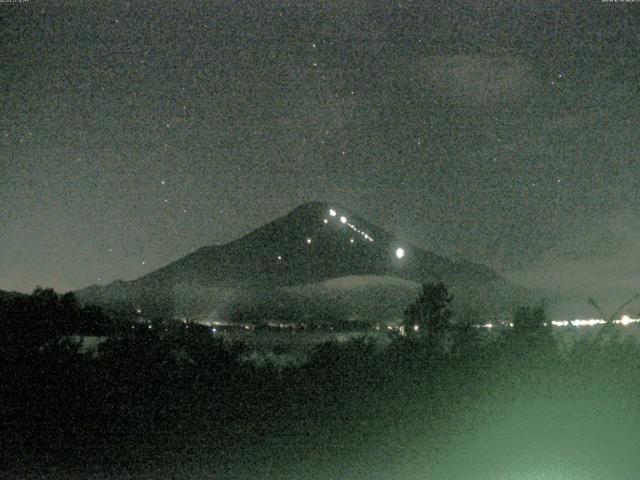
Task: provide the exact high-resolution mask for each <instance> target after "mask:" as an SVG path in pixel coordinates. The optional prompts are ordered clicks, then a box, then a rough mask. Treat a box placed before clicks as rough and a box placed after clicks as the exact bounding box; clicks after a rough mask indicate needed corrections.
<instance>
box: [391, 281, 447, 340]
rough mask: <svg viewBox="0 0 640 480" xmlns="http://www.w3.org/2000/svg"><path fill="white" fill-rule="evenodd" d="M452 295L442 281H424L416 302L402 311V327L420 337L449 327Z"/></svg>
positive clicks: (437, 332)
mask: <svg viewBox="0 0 640 480" xmlns="http://www.w3.org/2000/svg"><path fill="white" fill-rule="evenodd" d="M452 299H453V297H452V296H451V294H450V293H449V291H448V290H447V287H446V286H445V285H444V283H441V282H440V283H424V284H423V285H422V293H421V294H420V296H419V297H418V298H417V299H416V302H415V303H414V304H412V305H409V307H408V308H407V309H406V310H405V312H404V322H403V327H404V329H405V331H406V332H414V333H415V334H418V335H420V336H422V337H435V336H439V335H441V334H442V333H444V332H446V331H447V330H448V329H449V321H450V319H451V316H452V311H451V301H452Z"/></svg>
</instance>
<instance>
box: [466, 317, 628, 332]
mask: <svg viewBox="0 0 640 480" xmlns="http://www.w3.org/2000/svg"><path fill="white" fill-rule="evenodd" d="M606 323H608V322H607V321H606V320H603V319H601V318H588V319H581V318H578V319H576V320H552V321H551V325H553V326H554V327H595V326H597V325H605V324H606ZM611 323H613V324H615V325H622V326H623V327H626V326H627V325H631V324H632V323H640V318H630V317H629V316H628V315H623V316H622V317H621V318H620V319H619V320H613V321H612V322H611ZM545 325H548V324H545ZM477 327H478V328H488V329H491V328H495V327H508V328H512V327H513V323H511V322H504V323H484V324H482V325H477Z"/></svg>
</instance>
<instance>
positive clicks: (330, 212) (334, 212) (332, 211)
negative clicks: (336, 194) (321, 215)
mask: <svg viewBox="0 0 640 480" xmlns="http://www.w3.org/2000/svg"><path fill="white" fill-rule="evenodd" d="M329 215H331V216H332V217H335V216H336V211H335V210H334V209H333V208H332V209H331V210H329Z"/></svg>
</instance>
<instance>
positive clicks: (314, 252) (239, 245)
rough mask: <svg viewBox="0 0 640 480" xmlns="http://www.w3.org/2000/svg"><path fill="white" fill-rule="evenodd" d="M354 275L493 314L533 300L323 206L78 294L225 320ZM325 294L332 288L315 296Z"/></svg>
mask: <svg viewBox="0 0 640 480" xmlns="http://www.w3.org/2000/svg"><path fill="white" fill-rule="evenodd" d="M354 276H360V277H362V276H364V277H366V278H369V279H370V278H371V277H372V276H381V277H387V278H388V277H393V278H396V279H403V280H405V281H408V282H413V283H412V285H418V284H420V283H421V282H425V281H442V282H444V283H445V284H446V285H447V286H449V287H450V288H451V290H452V291H453V293H454V297H455V299H456V302H457V303H458V304H459V305H461V306H462V305H463V306H464V307H465V308H471V309H475V310H479V311H486V310H487V308H489V310H491V311H492V312H493V313H494V314H496V313H497V312H500V311H503V310H505V309H510V308H512V306H513V305H514V304H515V303H519V302H521V301H522V299H523V298H525V297H526V295H527V292H526V291H525V290H524V289H522V288H520V287H517V286H515V285H513V284H510V283H508V282H507V281H506V280H505V279H503V278H502V277H501V276H500V275H498V274H497V273H496V272H494V271H492V270H491V269H489V268H487V267H485V266H483V265H480V264H476V263H471V262H467V261H453V260H450V259H448V258H445V257H443V256H440V255H437V254H435V253H432V252H428V251H425V250H422V249H420V248H418V247H416V246H414V245H411V244H409V243H407V242H404V241H402V240H401V239H400V238H398V237H397V236H395V235H393V234H391V233H388V232H387V231H385V230H384V229H383V228H381V227H378V226H376V225H374V224H372V223H370V222H368V221H366V220H364V219H363V218H361V217H359V216H358V215H357V214H355V213H354V212H352V211H350V210H348V209H345V208H342V207H339V206H335V205H330V204H328V203H322V202H311V203H305V204H303V205H300V206H299V207H297V208H296V209H294V210H293V211H291V212H290V213H289V214H287V215H285V216H283V217H281V218H278V219H276V220H274V221H272V222H270V223H267V224H266V225H264V226H262V227H260V228H258V229H257V230H254V231H253V232H251V233H249V234H247V235H245V236H243V237H241V238H239V239H237V240H235V241H232V242H230V243H227V244H225V245H216V246H208V247H203V248H201V249H199V250H197V251H195V252H193V253H191V254H189V255H187V256H185V257H183V258H181V259H179V260H177V261H175V262H173V263H170V264H169V265H166V266H165V267H162V268H160V269H158V270H156V271H154V272H151V273H149V274H147V275H144V276H142V277H140V278H138V279H136V280H133V281H130V282H123V281H117V282H114V283H112V284H110V285H107V286H105V287H99V286H93V287H89V288H86V289H83V290H80V291H78V292H76V293H77V296H78V298H79V299H80V300H81V301H82V302H83V303H97V304H103V305H109V306H120V307H123V308H131V307H133V308H140V309H142V308H141V307H144V308H145V309H146V310H148V309H149V308H152V309H154V311H155V310H158V311H167V309H172V310H173V311H174V313H175V314H184V315H196V314H206V313H210V312H211V311H212V310H215V311H216V312H218V313H219V314H220V315H223V314H227V313H228V310H229V308H230V306H232V305H241V304H243V303H244V304H247V303H252V302H253V303H255V302H256V299H257V298H267V297H273V296H274V292H276V291H277V292H280V293H278V294H277V295H275V296H276V297H278V295H280V296H282V292H288V293H287V294H286V295H285V296H288V298H290V297H291V296H292V295H293V292H296V291H298V292H299V291H300V288H301V286H303V285H312V284H317V285H322V282H327V281H330V280H331V279H340V278H344V277H347V278H348V277H354ZM335 282H338V283H339V280H334V283H335ZM369 283H371V282H369ZM374 283H375V282H374ZM329 284H330V283H329ZM349 284H350V285H352V284H353V282H351V283H349V282H347V285H349ZM294 286H297V287H298V289H297V290H296V288H294ZM405 286H406V285H405ZM323 288H324V289H326V288H329V287H327V286H326V285H325V287H317V286H316V287H315V288H311V291H316V292H318V291H320V290H323ZM350 289H352V287H350V288H348V289H347V290H350ZM302 290H304V291H309V288H306V289H302ZM247 298H251V299H252V300H251V301H248V300H246V299H247ZM278 301H279V302H280V303H282V301H281V300H278ZM258 303H259V302H258ZM298 303H299V302H298ZM312 303H313V302H310V303H309V305H310V306H311V304H312Z"/></svg>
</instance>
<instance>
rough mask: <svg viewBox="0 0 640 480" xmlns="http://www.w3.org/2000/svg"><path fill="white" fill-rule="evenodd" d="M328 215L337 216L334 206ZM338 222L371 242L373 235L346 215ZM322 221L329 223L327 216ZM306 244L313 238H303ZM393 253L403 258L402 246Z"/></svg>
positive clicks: (280, 257)
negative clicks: (351, 221) (360, 227)
mask: <svg viewBox="0 0 640 480" xmlns="http://www.w3.org/2000/svg"><path fill="white" fill-rule="evenodd" d="M329 216H330V217H337V216H338V212H337V211H336V210H335V209H334V208H330V209H329ZM339 220H340V223H341V224H343V225H346V226H348V227H349V228H350V229H351V230H353V231H354V232H356V233H358V234H360V235H361V236H362V238H364V239H365V240H367V241H369V242H373V237H372V236H371V235H369V234H368V233H367V232H364V231H362V230H360V229H359V228H358V227H356V226H355V225H353V224H352V223H349V220H347V217H346V216H344V215H341V216H340V217H339ZM322 221H323V223H324V224H325V225H327V224H328V223H329V219H328V218H324V219H323V220H322ZM305 242H306V244H307V245H311V243H312V242H313V239H312V238H311V237H307V239H306V240H305ZM349 243H355V240H354V239H353V238H350V239H349ZM395 255H396V257H397V258H398V259H400V258H403V257H404V256H405V251H404V248H402V247H398V248H397V249H396V251H395ZM278 260H282V255H278Z"/></svg>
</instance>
